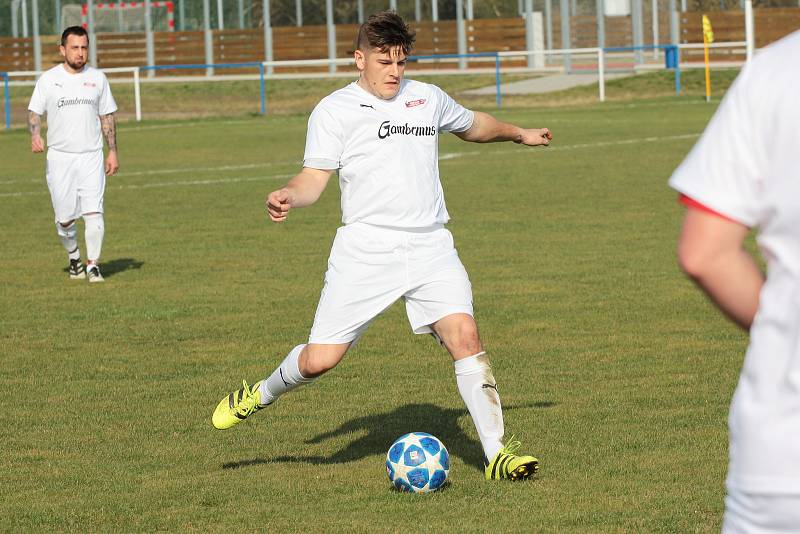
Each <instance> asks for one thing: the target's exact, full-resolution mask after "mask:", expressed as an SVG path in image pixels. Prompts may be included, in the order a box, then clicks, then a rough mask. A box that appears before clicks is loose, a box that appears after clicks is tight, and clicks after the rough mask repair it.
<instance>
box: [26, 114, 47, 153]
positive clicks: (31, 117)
mask: <svg viewBox="0 0 800 534" xmlns="http://www.w3.org/2000/svg"><path fill="white" fill-rule="evenodd" d="M28 131H29V132H30V133H31V152H44V142H43V141H42V116H41V115H39V114H38V113H34V112H33V111H29V112H28Z"/></svg>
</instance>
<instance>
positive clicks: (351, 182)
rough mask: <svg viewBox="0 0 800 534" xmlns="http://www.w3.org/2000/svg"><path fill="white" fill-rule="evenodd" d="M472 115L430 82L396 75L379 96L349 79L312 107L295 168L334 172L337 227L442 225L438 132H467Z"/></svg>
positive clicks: (444, 209) (444, 213) (446, 219)
mask: <svg viewBox="0 0 800 534" xmlns="http://www.w3.org/2000/svg"><path fill="white" fill-rule="evenodd" d="M473 120H474V114H473V113H472V112H471V111H469V110H468V109H466V108H464V107H463V106H461V105H460V104H458V103H457V102H456V101H455V100H453V99H452V98H450V97H449V96H448V95H447V94H446V93H445V92H444V91H442V90H441V89H439V88H438V87H436V86H435V85H430V84H427V83H421V82H417V81H412V80H403V81H402V82H401V85H400V90H399V91H398V93H397V95H396V96H395V97H394V98H392V99H391V100H382V99H380V98H378V97H376V96H374V95H372V94H371V93H369V92H367V91H366V90H364V89H362V88H361V86H359V85H358V83H356V82H353V83H351V84H349V85H348V86H346V87H344V88H342V89H339V90H338V91H335V92H333V93H332V94H330V95H328V96H327V97H325V98H323V99H322V101H320V103H319V104H317V107H316V108H314V111H313V112H312V113H311V117H310V118H309V120H308V134H307V137H306V151H305V156H304V160H303V165H304V166H305V167H311V168H314V169H338V170H339V186H340V187H341V190H342V222H343V223H344V224H351V223H354V222H364V223H368V224H373V225H378V226H391V227H397V228H424V227H429V226H432V225H435V224H444V223H446V222H447V221H448V220H449V218H450V217H449V215H448V214H447V209H446V208H445V204H444V192H443V191H442V184H441V182H440V181H439V165H438V156H439V139H438V134H439V133H440V132H448V131H449V132H461V131H464V130H468V129H469V128H470V126H472V121H473Z"/></svg>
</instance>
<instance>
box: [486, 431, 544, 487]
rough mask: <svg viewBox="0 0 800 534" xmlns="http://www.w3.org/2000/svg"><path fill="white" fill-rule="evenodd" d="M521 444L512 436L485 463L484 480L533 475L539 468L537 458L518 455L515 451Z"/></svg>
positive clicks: (524, 477)
mask: <svg viewBox="0 0 800 534" xmlns="http://www.w3.org/2000/svg"><path fill="white" fill-rule="evenodd" d="M521 446H522V444H521V443H520V442H519V441H517V440H515V439H514V438H513V436H512V437H511V439H510V440H508V443H507V444H506V445H505V446H504V447H503V448H502V449H500V452H498V453H497V454H496V455H495V457H494V459H493V460H492V461H491V462H489V463H488V464H486V469H485V472H484V475H485V476H486V480H500V479H503V478H507V479H509V480H514V481H517V480H525V479H528V478H531V477H533V475H535V474H536V472H537V471H538V470H539V460H537V459H536V458H534V457H533V456H518V455H517V451H518V450H519V448H520V447H521Z"/></svg>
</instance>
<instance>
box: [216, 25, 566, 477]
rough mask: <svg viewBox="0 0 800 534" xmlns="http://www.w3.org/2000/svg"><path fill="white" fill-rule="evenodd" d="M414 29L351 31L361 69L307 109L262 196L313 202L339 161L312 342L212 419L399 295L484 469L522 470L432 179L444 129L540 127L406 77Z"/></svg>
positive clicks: (301, 372) (267, 391) (282, 206)
mask: <svg viewBox="0 0 800 534" xmlns="http://www.w3.org/2000/svg"><path fill="white" fill-rule="evenodd" d="M413 41H414V35H413V33H412V32H410V31H409V29H408V27H407V26H406V24H405V22H404V21H403V19H401V18H400V17H399V16H398V15H396V14H395V13H393V12H382V13H377V14H375V15H372V16H371V17H370V18H369V20H368V21H367V22H366V23H365V24H363V25H362V26H361V28H360V30H359V37H358V42H357V50H356V51H355V61H356V67H357V68H358V70H359V72H360V76H359V79H358V81H356V82H353V83H351V84H350V85H348V86H346V87H344V88H343V89H340V90H338V91H336V92H334V93H333V94H331V95H329V96H328V97H326V98H324V99H323V100H322V101H321V102H320V103H319V104H318V105H317V107H316V108H315V109H314V111H313V113H312V114H311V118H310V119H309V122H308V134H307V138H306V151H305V157H304V162H303V169H302V171H301V172H300V173H299V174H298V175H297V176H295V177H294V178H292V179H291V180H290V181H289V183H288V184H287V185H286V186H285V187H283V188H281V189H278V190H277V191H273V192H272V193H270V194H269V196H268V197H267V208H268V212H269V216H270V218H271V219H272V220H273V221H275V222H282V221H285V220H286V218H287V215H288V213H289V211H290V210H291V209H292V208H300V207H304V206H308V205H310V204H313V203H314V202H315V201H316V200H317V199H318V198H319V196H320V194H321V193H322V191H323V190H324V188H325V186H326V185H327V182H328V179H329V177H330V176H331V174H332V173H333V172H334V171H337V170H338V174H339V185H340V187H341V191H342V195H341V203H342V221H343V223H344V226H342V227H341V228H339V230H338V232H337V234H336V238H335V240H334V243H333V247H332V250H331V254H330V258H329V261H328V271H327V273H326V274H325V284H324V287H323V289H322V295H321V297H320V302H319V305H318V307H317V313H316V316H315V318H314V325H313V327H312V328H311V334H310V336H309V340H308V343H306V344H301V345H298V346H296V347H295V348H294V349H292V350H291V351H290V352H289V354H288V355H287V356H286V358H285V359H284V360H283V362H282V363H281V364H280V365H279V366H278V368H277V369H275V371H274V372H273V373H272V374H271V375H269V376H268V377H267V378H266V379H264V380H262V381H259V382H257V383H256V384H254V385H253V386H252V387H250V386H248V385H247V383H244V387H243V388H242V389H240V390H238V391H235V392H233V393H231V394H230V395H228V396H226V397H225V398H224V399H222V401H220V403H219V404H218V406H217V408H216V409H215V411H214V414H213V416H212V422H213V424H214V426H215V427H216V428H220V429H224V428H230V427H231V426H233V425H234V424H236V423H238V422H239V421H241V420H243V419H245V418H246V417H247V416H249V415H250V414H251V413H253V412H255V411H256V410H259V409H261V408H263V407H265V406H266V405H268V404H271V403H272V402H274V401H275V400H276V399H277V398H278V397H279V396H281V395H282V394H284V393H286V392H288V391H290V390H292V389H294V388H296V387H297V386H299V385H302V384H305V383H308V382H310V381H312V380H313V379H314V378H316V377H317V376H319V375H321V374H323V373H325V372H326V371H328V370H330V369H332V368H333V367H335V366H336V365H337V364H338V363H339V361H340V360H341V359H342V358H343V356H344V355H345V353H346V352H347V350H348V348H349V347H351V346H352V345H353V344H354V343H355V342H356V341H357V340H358V339H359V337H360V336H361V335H362V334H363V333H364V331H365V330H366V329H367V327H368V326H369V324H370V322H371V321H372V320H373V319H374V318H375V317H376V316H377V315H379V314H380V313H381V312H382V311H383V310H385V309H386V308H388V307H389V306H390V305H391V304H392V303H393V302H395V301H396V300H398V299H400V298H402V299H403V300H404V301H405V304H406V310H407V313H408V318H409V322H410V323H411V327H412V329H413V331H414V332H415V333H417V334H422V333H430V334H433V335H434V337H436V338H437V340H439V341H440V343H441V344H442V345H443V346H444V347H445V348H446V349H447V350H448V351H449V352H450V354H451V355H452V357H453V360H454V364H455V374H456V383H457V386H458V389H459V392H460V393H461V396H462V398H463V400H464V402H465V404H466V405H467V408H468V410H469V412H470V415H471V416H472V420H473V422H474V423H475V427H476V429H477V431H478V436H479V438H480V441H481V445H482V447H483V451H484V456H485V459H486V462H485V463H486V468H485V477H486V478H487V479H501V478H502V479H511V480H522V479H525V478H529V477H531V476H532V475H534V474H535V472H536V470H537V469H538V460H537V459H536V458H534V457H533V456H528V455H518V454H517V452H518V449H519V446H520V444H519V441H516V440H513V439H512V440H510V441H509V442H507V443H505V445H504V444H503V442H502V441H501V440H502V438H503V434H504V428H503V414H502V409H501V406H500V397H499V396H498V393H497V386H496V383H495V380H494V376H493V375H492V370H491V367H490V365H489V360H488V358H487V356H486V353H485V352H484V350H483V346H482V344H481V341H480V337H479V336H478V327H477V325H476V323H475V320H474V318H473V311H472V287H471V285H470V281H469V278H468V277H467V273H466V271H465V269H464V267H463V265H462V264H461V261H460V260H459V258H458V254H457V252H456V250H455V248H454V246H453V237H452V235H451V234H450V232H449V231H448V230H447V229H446V228H445V227H444V224H445V223H446V222H447V221H448V219H449V215H448V214H447V209H446V207H445V202H444V193H443V191H442V184H441V182H440V181H439V168H438V134H439V133H440V132H448V131H450V132H453V133H455V135H457V136H459V137H460V138H462V139H464V140H466V141H473V142H491V141H515V142H516V143H520V144H524V145H531V146H536V145H547V144H549V142H550V139H551V137H552V136H551V135H550V132H549V130H548V129H547V128H542V129H524V128H519V127H517V126H514V125H511V124H507V123H503V122H500V121H498V120H497V119H495V118H493V117H492V116H491V115H488V114H486V113H481V112H472V111H469V110H467V109H465V108H464V107H462V106H461V105H459V104H458V103H456V102H455V101H454V100H453V99H452V98H450V97H449V96H448V95H447V94H445V93H444V92H443V91H442V90H441V89H439V88H438V87H436V86H433V85H429V84H425V83H420V82H415V81H407V80H404V79H403V72H404V68H405V64H406V56H407V55H408V54H409V52H410V50H411V47H412V44H413Z"/></svg>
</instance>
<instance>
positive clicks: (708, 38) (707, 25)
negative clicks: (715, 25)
mask: <svg viewBox="0 0 800 534" xmlns="http://www.w3.org/2000/svg"><path fill="white" fill-rule="evenodd" d="M703 40H704V41H705V42H707V43H713V42H714V30H712V29H711V21H710V20H708V16H707V15H703Z"/></svg>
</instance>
